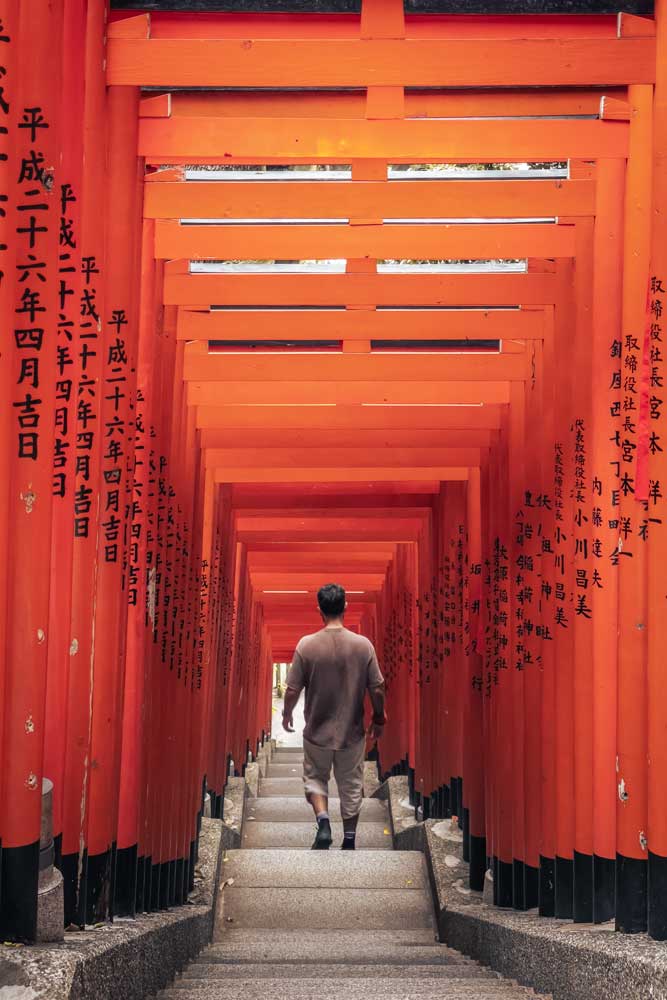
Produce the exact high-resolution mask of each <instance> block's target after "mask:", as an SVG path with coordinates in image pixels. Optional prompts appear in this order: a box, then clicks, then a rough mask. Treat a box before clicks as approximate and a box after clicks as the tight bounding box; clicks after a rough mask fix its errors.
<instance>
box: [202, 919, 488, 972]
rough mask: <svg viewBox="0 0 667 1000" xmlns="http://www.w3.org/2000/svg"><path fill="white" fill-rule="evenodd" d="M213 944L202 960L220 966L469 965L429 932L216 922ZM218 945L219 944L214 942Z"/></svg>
mask: <svg viewBox="0 0 667 1000" xmlns="http://www.w3.org/2000/svg"><path fill="white" fill-rule="evenodd" d="M215 939H216V943H214V944H212V945H210V946H209V947H208V948H207V949H206V951H205V952H204V953H203V954H202V955H201V956H200V959H199V960H200V961H204V962H206V963H210V964H214V963H216V964H217V963H220V964H223V965H233V966H236V965H243V964H247V965H250V966H252V967H253V968H257V967H260V966H264V965H274V964H276V963H278V964H283V963H292V962H294V963H298V964H306V965H313V966H318V965H321V964H322V962H325V963H326V964H328V965H339V966H340V967H341V969H343V968H344V967H346V966H348V965H376V964H379V965H381V966H382V968H385V967H392V968H394V967H398V968H402V967H404V966H406V965H422V964H423V965H466V966H467V965H470V964H474V963H471V961H470V959H468V958H466V957H465V956H464V955H462V954H461V953H460V952H457V951H454V950H453V949H452V948H448V947H447V946H446V945H443V944H440V943H439V942H438V941H437V939H436V937H435V932H434V931H433V929H431V928H419V929H412V928H409V929H408V928H404V929H402V930H399V931H396V930H391V931H378V930H365V931H364V932H363V934H359V933H358V932H357V931H350V930H347V929H346V930H304V929H303V928H302V929H300V930H298V931H289V930H282V929H276V930H272V931H271V933H270V934H267V933H266V931H265V930H257V929H255V928H252V927H248V928H240V927H234V925H233V924H224V921H220V922H219V923H218V925H217V927H216V930H215ZM218 941H221V942H222V943H217V942H218Z"/></svg>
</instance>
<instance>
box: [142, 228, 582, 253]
mask: <svg viewBox="0 0 667 1000" xmlns="http://www.w3.org/2000/svg"><path fill="white" fill-rule="evenodd" d="M260 255H262V256H264V257H265V258H269V259H274V260H303V259H311V258H314V259H317V260H326V259H328V258H334V259H336V258H338V259H341V258H361V257H371V258H374V259H375V258H377V259H380V260H383V259H395V258H398V259H401V258H408V259H409V258H416V259H420V258H421V259H422V260H424V259H425V260H437V259H445V260H447V259H450V258H452V259H457V260H489V259H495V258H506V259H512V258H523V257H572V256H573V255H574V236H573V230H572V227H571V226H561V225H556V224H549V223H546V224H540V223H532V224H528V225H522V224H521V223H510V224H504V223H495V224H493V225H484V224H482V223H480V224H473V225H468V224H465V223H460V224H456V225H439V224H437V223H431V224H428V225H412V224H405V225H403V224H400V225H395V224H390V223H385V224H384V225H349V226H347V225H342V226H340V225H328V224H327V225H323V226H318V225H316V224H313V225H308V226H303V225H296V224H294V225H279V226H275V225H259V226H257V225H255V226H252V225H251V226H247V225H242V224H234V225H230V226H226V225H219V226H218V225H190V224H188V225H183V224H181V223H179V222H177V221H173V220H164V219H161V220H158V221H157V223H156V226H155V256H156V257H159V258H162V259H165V260H168V259H169V260H173V259H174V258H176V259H178V258H181V257H185V258H189V259H190V260H258V259H261V256H260Z"/></svg>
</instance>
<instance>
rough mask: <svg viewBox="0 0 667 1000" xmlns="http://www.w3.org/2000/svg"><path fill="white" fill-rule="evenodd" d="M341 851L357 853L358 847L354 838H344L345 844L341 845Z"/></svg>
mask: <svg viewBox="0 0 667 1000" xmlns="http://www.w3.org/2000/svg"><path fill="white" fill-rule="evenodd" d="M340 849H341V851H355V850H356V847H355V844H354V838H353V837H344V838H343V843H342V844H341V845H340Z"/></svg>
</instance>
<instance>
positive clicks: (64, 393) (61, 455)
mask: <svg viewBox="0 0 667 1000" xmlns="http://www.w3.org/2000/svg"><path fill="white" fill-rule="evenodd" d="M77 201H78V199H77V196H76V194H75V193H74V190H73V189H72V185H71V184H69V183H66V184H61V185H60V234H59V238H58V239H59V244H60V252H59V255H58V260H59V267H58V273H59V279H60V280H59V288H58V310H59V311H58V343H57V345H56V355H57V382H56V412H55V416H56V436H55V441H54V449H53V495H54V497H58V498H60V499H63V498H64V497H65V495H66V493H67V487H68V475H69V474H71V466H72V461H73V460H72V458H71V457H70V448H71V425H72V423H73V413H72V408H73V404H74V400H75V396H76V390H77V389H78V386H75V380H74V377H73V373H74V372H75V371H76V367H75V359H74V352H75V351H76V350H77V344H78V315H77V309H78V300H77V289H78V287H79V280H80V265H79V262H78V259H77V250H78V241H77V234H76V231H75V223H74V218H73V213H72V212H71V209H72V207H74V206H76V204H77Z"/></svg>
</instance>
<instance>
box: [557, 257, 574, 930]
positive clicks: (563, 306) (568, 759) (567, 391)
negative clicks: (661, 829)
mask: <svg viewBox="0 0 667 1000" xmlns="http://www.w3.org/2000/svg"><path fill="white" fill-rule="evenodd" d="M558 268H559V276H560V278H561V282H562V284H561V289H560V296H559V300H558V302H557V303H556V307H555V312H554V320H555V322H554V337H555V355H556V357H559V356H560V355H561V354H562V353H563V352H566V351H568V350H569V349H570V346H571V331H572V329H573V328H575V322H576V321H575V313H574V308H573V291H574V274H573V267H572V262H571V261H567V262H564V261H561V262H559V264H558ZM553 377H554V381H555V384H556V388H555V395H556V399H555V410H554V431H555V437H554V442H553V504H554V522H555V524H554V538H553V543H552V544H553V550H554V581H553V605H552V607H553V619H552V627H553V634H554V654H555V658H556V671H555V673H556V676H555V698H556V708H555V711H556V736H555V748H556V786H555V789H554V791H555V804H556V810H555V821H556V838H555V842H556V855H555V864H554V894H555V896H554V898H555V902H554V910H555V916H556V917H565V918H568V917H572V889H573V867H574V861H573V852H574V797H573V794H572V790H573V787H574V729H573V715H574V706H573V696H574V686H573V685H574V677H573V668H574V627H573V607H574V593H573V591H574V581H573V575H574V571H573V566H572V562H573V553H574V544H573V542H572V525H573V517H572V491H573V486H574V463H573V461H572V459H573V457H574V455H573V453H572V451H571V450H570V449H568V448H567V438H568V428H569V426H570V421H571V377H570V372H569V371H568V370H567V369H566V368H565V366H559V365H557V366H556V370H555V373H554V376H553Z"/></svg>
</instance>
